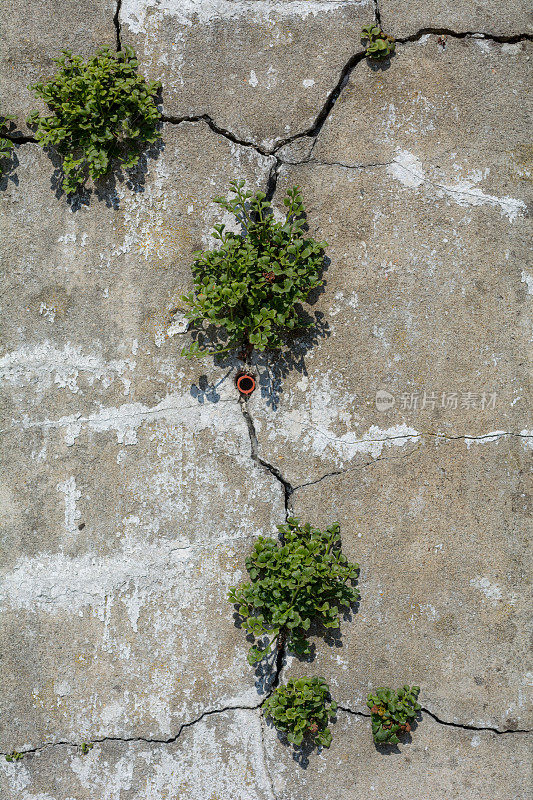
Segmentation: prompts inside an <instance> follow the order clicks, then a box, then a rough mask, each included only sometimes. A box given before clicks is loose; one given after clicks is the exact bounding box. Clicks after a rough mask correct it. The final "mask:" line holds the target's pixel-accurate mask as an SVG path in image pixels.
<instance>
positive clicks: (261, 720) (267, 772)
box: [259, 714, 278, 800]
mask: <svg viewBox="0 0 533 800" xmlns="http://www.w3.org/2000/svg"><path fill="white" fill-rule="evenodd" d="M259 724H260V726H261V749H262V751H263V766H264V770H265V775H266V777H267V780H268V783H269V787H270V791H271V793H272V800H278V796H277V794H276V790H275V788H274V779H273V778H272V775H271V774H270V770H269V768H268V754H267V749H266V742H265V718H264V716H263V714H260V716H259Z"/></svg>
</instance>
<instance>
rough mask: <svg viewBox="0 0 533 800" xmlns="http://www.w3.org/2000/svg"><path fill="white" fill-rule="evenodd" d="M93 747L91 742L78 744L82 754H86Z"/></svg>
mask: <svg viewBox="0 0 533 800" xmlns="http://www.w3.org/2000/svg"><path fill="white" fill-rule="evenodd" d="M93 747H94V744H93V743H92V742H82V743H81V744H80V752H81V754H82V755H83V756H86V755H87V753H89V752H90V751H91V750H92V749H93Z"/></svg>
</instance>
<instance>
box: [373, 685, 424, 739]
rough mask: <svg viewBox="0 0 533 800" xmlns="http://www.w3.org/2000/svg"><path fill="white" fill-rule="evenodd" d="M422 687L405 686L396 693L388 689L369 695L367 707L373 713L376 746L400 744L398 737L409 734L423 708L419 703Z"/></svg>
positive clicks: (381, 689)
mask: <svg viewBox="0 0 533 800" xmlns="http://www.w3.org/2000/svg"><path fill="white" fill-rule="evenodd" d="M419 692H420V686H403V687H402V688H401V689H398V690H397V691H396V692H395V691H393V690H392V689H388V688H380V689H377V690H376V694H369V695H368V697H367V703H366V704H367V706H368V707H369V709H370V711H371V712H372V716H371V720H372V735H373V737H374V741H375V742H376V744H398V742H399V738H398V736H399V735H401V734H402V733H409V731H410V730H411V722H412V721H413V720H414V719H415V717H416V715H417V713H418V711H420V708H421V706H420V705H419V704H418V703H417V697H418V694H419Z"/></svg>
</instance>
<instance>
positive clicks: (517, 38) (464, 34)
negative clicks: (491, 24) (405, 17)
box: [396, 28, 533, 44]
mask: <svg viewBox="0 0 533 800" xmlns="http://www.w3.org/2000/svg"><path fill="white" fill-rule="evenodd" d="M428 35H429V36H449V37H451V38H452V39H469V38H471V39H488V40H489V41H491V42H497V43H498V44H517V43H518V42H531V41H533V34H531V33H517V34H514V35H513V36H498V35H497V34H495V33H489V32H488V31H487V32H486V31H452V30H451V29H450V28H421V29H420V30H419V31H417V32H416V33H412V34H411V35H410V36H405V37H403V38H401V39H396V43H397V44H409V43H410V42H418V41H419V40H420V39H421V38H422V37H423V36H428Z"/></svg>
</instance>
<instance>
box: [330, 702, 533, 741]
mask: <svg viewBox="0 0 533 800" xmlns="http://www.w3.org/2000/svg"><path fill="white" fill-rule="evenodd" d="M337 708H339V709H340V710H341V711H344V712H345V713H347V714H352V715H353V716H355V717H363V718H365V719H370V718H371V716H372V715H371V714H367V713H366V712H365V711H356V710H355V709H353V708H350V707H349V706H343V705H341V704H340V703H337ZM420 710H421V711H422V712H423V713H424V714H427V715H428V717H431V719H433V720H434V721H435V722H438V723H439V725H445V726H446V727H448V728H460V729H461V730H465V731H479V732H481V733H482V732H483V731H486V732H487V733H496V734H498V736H505V735H506V734H510V733H533V730H530V729H522V728H516V729H514V730H501V729H500V728H494V727H491V726H478V725H467V724H465V723H461V722H449V721H448V720H444V719H440V717H438V716H437V715H436V714H435V713H434V712H433V711H430V710H429V708H425V707H424V706H422V708H421V709H420Z"/></svg>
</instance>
